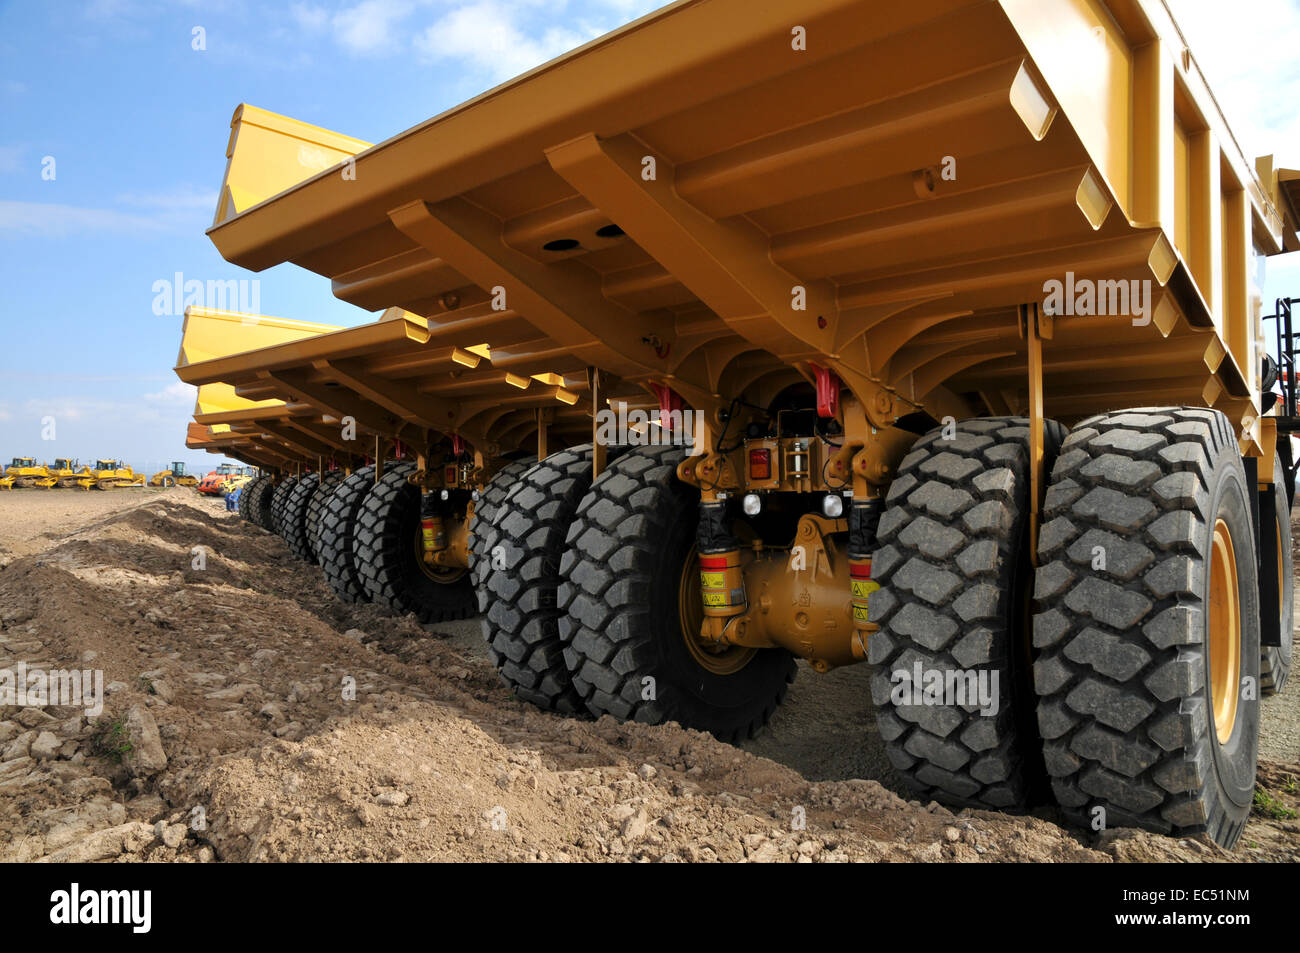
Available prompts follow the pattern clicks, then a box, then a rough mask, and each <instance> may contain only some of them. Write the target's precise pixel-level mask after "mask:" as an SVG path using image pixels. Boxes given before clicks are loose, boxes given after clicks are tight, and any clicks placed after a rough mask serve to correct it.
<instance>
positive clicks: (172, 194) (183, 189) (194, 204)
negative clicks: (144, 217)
mask: <svg viewBox="0 0 1300 953" xmlns="http://www.w3.org/2000/svg"><path fill="white" fill-rule="evenodd" d="M117 201H118V203H119V204H121V205H134V206H138V207H142V208H157V209H170V210H177V209H202V210H203V211H205V212H211V211H212V210H213V209H215V208H216V207H217V193H216V192H214V191H212V190H211V189H199V188H195V187H194V186H192V185H183V186H179V187H177V188H175V189H172V190H171V191H169V192H123V193H122V194H121V195H119V196H118V197H117Z"/></svg>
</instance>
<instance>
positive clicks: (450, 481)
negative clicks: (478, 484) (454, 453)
mask: <svg viewBox="0 0 1300 953" xmlns="http://www.w3.org/2000/svg"><path fill="white" fill-rule="evenodd" d="M457 476H459V473H458V472H457V470H456V468H455V467H454V466H450V467H447V468H446V469H445V470H443V476H442V479H443V482H444V483H446V484H447V485H448V486H455V485H456V477H457Z"/></svg>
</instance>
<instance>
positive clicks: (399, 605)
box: [353, 464, 476, 622]
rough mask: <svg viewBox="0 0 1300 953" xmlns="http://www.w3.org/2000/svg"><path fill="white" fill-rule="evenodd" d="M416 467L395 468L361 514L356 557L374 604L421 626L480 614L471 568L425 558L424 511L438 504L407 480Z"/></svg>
mask: <svg viewBox="0 0 1300 953" xmlns="http://www.w3.org/2000/svg"><path fill="white" fill-rule="evenodd" d="M411 469H412V467H411V466H410V465H407V464H403V465H399V466H397V467H394V468H393V469H392V470H390V471H388V472H387V473H385V474H384V477H383V479H382V480H380V481H379V482H378V483H376V484H375V486H374V489H372V490H371V491H370V492H369V493H368V494H367V495H366V500H365V502H364V503H362V504H361V511H360V512H359V513H358V514H357V521H356V531H355V533H356V535H355V539H354V540H353V553H354V555H355V558H356V563H357V576H358V577H359V579H360V580H361V584H362V585H363V586H364V587H365V590H366V595H367V596H369V597H370V601H371V602H374V603H376V604H377V605H382V606H386V607H388V608H389V609H391V610H392V611H393V612H396V613H400V614H405V613H408V612H411V613H414V614H415V615H416V616H418V617H419V619H420V621H421V622H446V621H448V620H450V619H463V618H465V617H466V616H470V615H473V614H474V611H475V608H476V604H475V599H474V580H473V579H472V578H471V577H470V574H469V570H468V569H467V568H466V569H450V568H448V569H443V568H440V567H435V566H430V565H429V564H428V563H426V562H425V561H424V560H423V559H422V558H421V555H422V547H421V542H420V518H421V516H422V515H423V513H422V507H423V506H425V505H437V503H438V500H437V498H436V497H429V498H425V497H423V496H422V495H421V493H420V491H419V489H418V488H416V487H414V486H412V485H411V484H410V483H408V482H407V481H406V478H407V476H408V475H409V473H410V471H411Z"/></svg>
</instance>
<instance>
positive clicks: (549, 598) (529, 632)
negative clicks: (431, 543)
mask: <svg viewBox="0 0 1300 953" xmlns="http://www.w3.org/2000/svg"><path fill="white" fill-rule="evenodd" d="M503 472H504V471H503ZM590 488H591V447H590V446H584V447H574V448H572V449H569V450H562V451H560V452H559V453H553V454H551V455H550V456H549V457H547V458H546V459H545V460H542V461H540V462H537V463H534V464H533V465H532V466H531V467H528V468H527V469H526V470H525V471H524V472H522V473H517V474H515V475H514V479H513V481H512V485H511V486H510V487H509V488H508V490H507V493H506V495H505V498H504V499H503V500H502V501H501V502H500V503H499V504H498V505H497V506H495V507H494V508H493V512H492V515H491V520H490V523H488V524H487V525H486V526H484V525H483V522H484V521H480V522H479V525H480V526H483V528H484V529H486V530H487V532H486V533H484V535H483V538H482V543H481V546H480V543H479V538H478V537H477V536H476V537H475V544H476V545H475V550H474V559H473V566H474V575H475V580H476V586H475V588H476V590H477V593H478V607H479V612H481V613H482V614H483V619H482V624H483V636H484V638H485V639H486V640H487V643H488V652H489V654H491V656H492V661H493V662H494V663H495V664H496V667H497V671H498V672H499V673H500V674H501V678H502V680H503V681H504V682H505V683H506V684H507V685H509V686H510V688H511V690H512V691H513V692H514V694H515V695H516V696H518V697H519V698H522V699H523V700H525V701H528V702H532V703H533V704H534V705H536V706H537V707H538V708H542V709H545V710H547V711H556V712H562V713H564V714H575V713H578V712H582V713H586V710H587V708H586V705H585V704H584V703H583V700H582V696H581V695H579V694H578V692H577V690H576V689H575V688H574V687H573V680H572V679H571V678H570V676H569V670H568V667H567V666H566V665H565V662H564V646H563V643H562V642H561V640H560V627H559V617H560V615H561V612H560V609H559V607H558V604H557V591H558V589H559V586H560V561H561V559H562V557H563V555H564V541H565V537H566V536H567V535H568V532H569V525H570V524H571V523H572V522H573V514H574V513H575V512H576V511H577V509H578V504H579V503H581V502H582V498H583V497H584V496H585V495H586V493H587V490H588V489H590ZM476 517H477V514H476ZM494 557H495V558H494Z"/></svg>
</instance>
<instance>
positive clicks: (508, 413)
mask: <svg viewBox="0 0 1300 953" xmlns="http://www.w3.org/2000/svg"><path fill="white" fill-rule="evenodd" d="M511 321H513V322H514V323H515V324H517V325H522V324H523V322H521V321H519V320H518V319H517V318H508V319H507V320H502V321H497V322H492V321H483V322H480V321H474V322H460V323H449V324H443V325H440V326H439V325H435V326H433V327H431V326H430V324H429V322H427V321H426V320H425V319H423V318H421V317H419V316H418V315H414V314H410V313H407V312H402V311H399V310H397V309H393V310H392V311H391V312H390V313H388V314H386V315H385V317H384V319H383V320H380V321H377V322H375V323H372V324H366V325H361V326H359V327H355V328H347V329H340V330H335V331H332V332H329V333H324V334H320V335H318V336H313V337H310V338H300V339H297V340H293V341H287V342H285V343H282V344H279V345H274V346H269V347H263V348H258V349H254V350H249V351H242V352H238V353H232V354H229V355H226V356H224V357H214V358H211V359H209V360H205V361H197V362H188V361H183V362H182V363H181V364H180V365H179V366H178V367H177V368H176V373H177V374H178V375H179V376H180V378H181V379H182V380H183V381H186V382H188V383H192V384H196V385H198V386H199V387H200V388H206V387H213V386H218V385H221V386H224V387H227V388H229V389H230V390H231V393H232V394H233V395H234V397H235V399H236V400H239V401H244V402H246V403H247V406H246V407H241V408H238V409H234V410H231V411H228V412H226V413H219V414H212V413H208V414H201V415H199V416H197V417H196V420H199V421H201V422H204V423H209V424H229V425H230V426H231V428H232V430H233V431H235V432H244V433H250V432H252V431H255V430H257V431H261V432H263V433H267V432H269V433H271V434H273V435H275V436H278V437H280V438H281V439H283V440H286V441H288V442H290V443H291V444H293V445H295V446H296V447H297V448H298V449H299V450H314V452H315V453H318V454H320V455H323V456H326V457H329V456H332V455H333V454H334V453H335V452H337V453H340V454H348V453H351V454H353V455H360V454H363V453H373V447H372V445H370V444H368V443H365V442H364V441H362V442H357V441H355V440H347V439H344V438H343V437H342V436H341V423H340V422H341V421H343V420H345V419H349V418H350V419H351V420H352V422H353V423H354V424H355V427H354V429H355V431H356V432H357V433H358V434H369V435H373V436H377V437H380V438H383V439H384V440H387V439H389V438H397V439H405V440H406V441H407V442H408V444H409V445H411V446H415V447H420V448H424V447H425V446H426V445H427V443H428V440H427V437H428V432H429V431H432V432H433V433H434V434H435V435H436V436H441V435H445V434H451V433H455V434H457V435H459V436H462V437H465V438H466V439H469V440H471V441H472V443H473V444H474V446H475V447H477V448H478V449H479V450H481V451H483V452H485V453H487V454H488V455H489V456H498V455H500V454H501V453H503V452H505V453H509V452H513V451H516V450H518V449H520V448H521V447H524V446H527V447H528V449H530V450H535V449H536V446H537V431H538V426H539V416H538V415H539V412H540V413H541V414H542V417H541V418H540V420H541V422H542V423H543V424H544V425H545V426H547V427H548V429H554V430H555V432H556V434H557V437H564V438H566V439H569V440H570V441H571V442H573V443H577V442H581V440H582V439H583V438H584V436H585V434H586V432H587V431H588V429H589V426H590V425H589V422H588V421H589V418H590V415H591V401H590V399H589V398H588V396H587V394H586V392H587V380H586V377H585V375H584V374H581V373H579V374H576V375H571V376H569V377H566V376H564V375H562V374H557V373H554V372H537V373H534V374H531V375H524V374H519V373H515V372H514V371H511V370H505V369H500V368H498V367H496V366H495V364H494V362H493V361H492V360H491V359H490V356H489V351H488V350H487V348H485V347H484V346H483V345H482V344H481V343H480V340H481V337H482V335H483V334H484V333H485V332H486V331H487V330H489V329H495V330H497V331H498V332H499V335H500V337H501V338H503V339H504V340H506V341H509V340H510V339H511V331H510V330H509V328H508V327H507V325H508V324H509V323H510V322H511ZM518 333H520V332H519V331H516V332H515V334H516V335H517V334H518ZM322 411H323V412H324V414H325V415H326V416H325V418H324V419H323V420H322V419H318V418H319V417H320V414H321V412H322ZM290 430H296V431H298V433H297V434H296V435H295V434H292V433H290V432H289V431H290Z"/></svg>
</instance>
